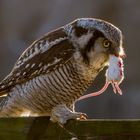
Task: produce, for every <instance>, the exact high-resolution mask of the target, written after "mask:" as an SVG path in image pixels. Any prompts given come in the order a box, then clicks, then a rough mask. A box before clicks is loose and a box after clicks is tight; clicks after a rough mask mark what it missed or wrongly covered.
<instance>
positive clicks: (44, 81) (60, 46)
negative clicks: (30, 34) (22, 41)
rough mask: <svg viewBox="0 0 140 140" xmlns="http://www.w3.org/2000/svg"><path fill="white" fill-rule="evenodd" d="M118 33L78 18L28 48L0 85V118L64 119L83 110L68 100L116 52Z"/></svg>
mask: <svg viewBox="0 0 140 140" xmlns="http://www.w3.org/2000/svg"><path fill="white" fill-rule="evenodd" d="M108 44H109V45H108ZM121 44H122V35H121V31H120V30H119V29H118V28H116V27H115V26H113V25H112V24H110V23H108V22H105V21H102V20H98V19H91V18H89V19H88V18H85V19H84V18H83V19H78V20H75V21H74V22H72V23H70V24H67V25H65V26H64V27H61V28H59V29H57V30H55V31H53V32H51V33H48V34H47V35H45V36H44V37H42V38H40V39H39V40H37V41H35V42H34V43H33V44H32V45H31V46H29V47H28V48H27V49H26V50H25V51H24V52H23V54H22V55H21V57H20V58H19V59H18V61H17V62H16V64H15V66H14V68H13V70H12V71H11V73H10V74H9V75H8V76H7V77H6V78H5V79H4V80H3V81H2V82H1V83H0V96H5V97H3V99H2V100H1V102H0V117H8V116H22V115H23V116H25V115H26V116H27V115H29V116H44V115H45V116H50V117H51V120H53V121H56V122H59V123H62V124H63V123H66V121H67V120H68V119H76V118H81V116H82V117H83V116H85V114H83V113H80V112H75V111H74V108H73V107H74V102H75V101H76V100H77V99H78V98H79V97H80V96H81V95H82V94H83V93H84V91H86V89H87V88H88V87H89V86H90V84H91V82H92V81H93V80H94V79H95V77H96V76H97V74H98V73H99V72H100V71H101V70H102V69H103V68H104V67H105V66H106V65H107V64H108V58H109V55H110V54H114V55H115V56H117V55H119V52H120V50H121Z"/></svg>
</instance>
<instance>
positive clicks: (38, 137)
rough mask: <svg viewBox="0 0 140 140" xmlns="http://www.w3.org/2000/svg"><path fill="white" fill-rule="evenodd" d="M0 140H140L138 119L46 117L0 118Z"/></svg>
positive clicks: (139, 122)
mask: <svg viewBox="0 0 140 140" xmlns="http://www.w3.org/2000/svg"><path fill="white" fill-rule="evenodd" d="M0 140H140V120H100V119H99V120H87V121H75V120H70V121H69V122H68V123H67V124H66V125H64V126H61V125H59V124H57V123H52V122H51V121H49V118H48V117H38V118H0Z"/></svg>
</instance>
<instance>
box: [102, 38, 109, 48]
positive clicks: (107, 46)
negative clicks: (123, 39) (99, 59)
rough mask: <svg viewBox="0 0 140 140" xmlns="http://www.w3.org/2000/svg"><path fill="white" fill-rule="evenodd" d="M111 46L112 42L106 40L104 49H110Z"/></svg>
mask: <svg viewBox="0 0 140 140" xmlns="http://www.w3.org/2000/svg"><path fill="white" fill-rule="evenodd" d="M110 46H111V42H110V41H109V40H107V39H105V40H104V41H103V47H104V48H109V47H110Z"/></svg>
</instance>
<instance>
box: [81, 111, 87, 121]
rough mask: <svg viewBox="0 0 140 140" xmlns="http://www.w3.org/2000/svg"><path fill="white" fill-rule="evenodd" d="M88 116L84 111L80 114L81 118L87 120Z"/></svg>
mask: <svg viewBox="0 0 140 140" xmlns="http://www.w3.org/2000/svg"><path fill="white" fill-rule="evenodd" d="M87 118H88V116H87V114H85V113H82V114H81V116H80V120H87Z"/></svg>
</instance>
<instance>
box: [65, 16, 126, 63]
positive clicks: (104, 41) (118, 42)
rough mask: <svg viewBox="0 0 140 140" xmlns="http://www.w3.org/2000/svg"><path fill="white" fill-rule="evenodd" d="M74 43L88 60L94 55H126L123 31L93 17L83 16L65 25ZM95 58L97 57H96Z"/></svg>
mask: <svg viewBox="0 0 140 140" xmlns="http://www.w3.org/2000/svg"><path fill="white" fill-rule="evenodd" d="M65 30H66V32H67V34H68V35H69V36H70V38H71V41H72V43H73V44H74V45H75V46H76V47H77V49H79V50H80V51H81V53H82V55H83V57H84V59H86V60H87V61H92V59H93V55H96V57H98V56H100V57H101V56H105V57H106V58H109V56H110V55H115V56H116V57H122V56H124V55H125V53H124V50H123V47H122V43H123V42H122V38H123V37H122V32H121V31H120V29H118V28H117V27H115V26H114V25H112V24H111V23H109V22H106V21H104V20H99V19H93V18H81V19H77V20H75V21H74V22H72V23H70V24H68V25H66V26H65ZM94 58H95V57H94Z"/></svg>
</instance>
